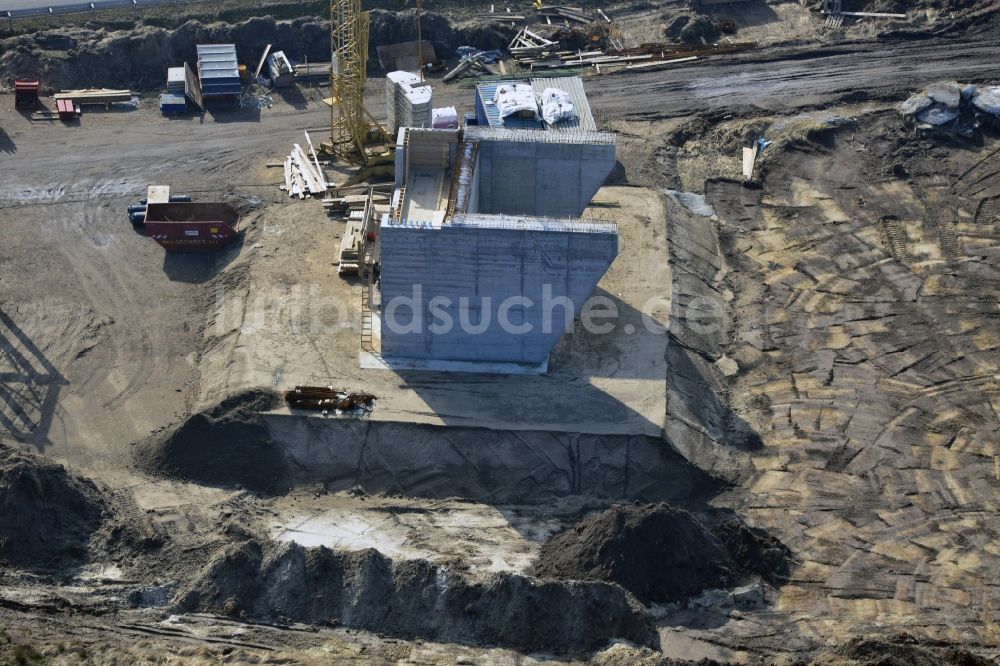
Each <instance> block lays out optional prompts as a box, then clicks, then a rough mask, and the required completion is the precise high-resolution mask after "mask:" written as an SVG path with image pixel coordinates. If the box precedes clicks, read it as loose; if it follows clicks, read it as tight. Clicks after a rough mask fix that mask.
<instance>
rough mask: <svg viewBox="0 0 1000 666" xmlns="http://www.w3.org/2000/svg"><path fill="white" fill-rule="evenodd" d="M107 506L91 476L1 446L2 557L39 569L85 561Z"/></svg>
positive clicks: (0, 553) (0, 514)
mask: <svg viewBox="0 0 1000 666" xmlns="http://www.w3.org/2000/svg"><path fill="white" fill-rule="evenodd" d="M104 509H105V502H104V499H103V498H102V496H101V493H100V491H98V489H97V487H96V486H95V485H94V483H93V482H92V481H90V480H89V479H84V478H81V477H78V476H75V475H72V474H70V473H69V472H67V471H66V469H65V468H64V467H63V466H62V465H59V464H56V463H54V462H52V461H50V460H47V459H45V458H42V457H39V456H35V455H32V454H29V453H25V452H23V451H19V450H17V449H12V448H9V447H6V446H0V560H3V561H5V562H7V563H8V564H10V565H12V566H15V567H19V568H25V569H35V570H41V569H50V568H53V567H57V566H61V565H66V564H71V563H76V562H79V561H81V560H82V559H83V558H84V556H85V555H86V554H87V543H88V541H89V540H90V538H91V536H92V535H93V534H94V532H95V531H96V530H97V529H98V528H99V527H100V525H101V516H102V514H103V512H104Z"/></svg>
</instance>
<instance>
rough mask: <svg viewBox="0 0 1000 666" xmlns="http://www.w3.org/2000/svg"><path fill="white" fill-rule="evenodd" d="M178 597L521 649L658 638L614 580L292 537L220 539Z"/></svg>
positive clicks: (210, 605) (285, 617)
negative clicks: (446, 561)
mask: <svg viewBox="0 0 1000 666" xmlns="http://www.w3.org/2000/svg"><path fill="white" fill-rule="evenodd" d="M178 605H179V606H180V608H181V609H183V610H207V611H212V612H224V613H227V614H229V615H234V616H244V615H245V616H246V617H250V618H254V619H258V620H278V621H286V622H287V621H297V622H309V623H314V624H332V625H343V626H347V627H352V628H357V629H365V630H368V631H376V632H384V633H388V634H392V635H396V636H401V637H405V638H416V637H419V638H423V639H427V640H434V641H443V642H469V643H477V644H490V645H503V646H507V647H511V648H514V649H518V650H523V651H535V650H545V651H555V652H561V653H565V652H573V651H578V650H592V649H596V648H598V647H601V646H603V645H605V644H606V643H607V642H608V641H609V640H610V639H611V638H615V637H617V638H623V639H626V640H629V641H632V642H633V643H637V644H640V645H647V646H654V647H655V646H656V645H657V640H658V639H657V634H656V631H655V628H654V626H653V622H652V619H651V617H650V615H649V614H648V613H647V612H646V610H645V609H643V608H642V606H641V605H640V604H639V603H638V602H636V600H635V599H634V598H633V597H632V596H631V595H629V594H628V593H627V592H625V591H624V590H622V589H621V588H620V587H618V586H615V585H608V584H605V583H584V582H569V583H563V582H554V581H549V582H540V581H537V580H533V579H531V578H526V577H524V576H517V575H512V574H496V575H495V576H493V577H492V578H490V579H488V580H487V581H485V582H482V583H475V582H470V581H469V580H468V579H466V578H465V577H464V576H462V575H461V574H457V573H455V572H453V571H450V570H449V569H447V568H445V567H440V566H437V565H433V564H430V563H429V562H426V561H423V560H409V561H404V562H393V561H392V560H390V559H388V558H386V557H385V556H383V555H382V554H380V553H378V552H377V551H375V550H365V551H361V552H352V553H338V552H334V551H331V550H329V549H327V548H322V547H320V548H302V547H301V546H299V545H297V544H282V545H273V546H272V545H261V544H259V543H257V542H254V541H247V542H243V543H241V544H237V545H233V546H230V547H228V548H226V549H224V550H223V551H221V552H220V553H219V554H218V555H217V556H216V557H215V558H214V559H213V560H212V561H211V562H210V563H209V564H208V565H207V566H206V567H205V568H204V569H203V570H202V572H201V573H200V574H199V575H198V576H197V577H196V580H195V582H194V583H193V584H192V585H191V586H190V587H188V588H187V589H186V590H185V591H183V592H182V593H181V594H180V595H179V596H178Z"/></svg>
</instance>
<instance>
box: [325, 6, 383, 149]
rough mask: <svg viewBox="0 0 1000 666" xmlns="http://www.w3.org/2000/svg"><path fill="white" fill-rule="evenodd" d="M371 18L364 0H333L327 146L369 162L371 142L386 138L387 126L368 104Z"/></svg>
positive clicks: (378, 141) (331, 8) (331, 9)
mask: <svg viewBox="0 0 1000 666" xmlns="http://www.w3.org/2000/svg"><path fill="white" fill-rule="evenodd" d="M370 21H371V13H370V12H363V11H361V0H331V2H330V52H331V58H330V61H331V62H330V87H331V97H332V99H331V102H332V103H331V105H330V143H329V144H327V145H324V146H323V149H324V151H325V152H327V153H330V154H332V155H334V156H336V157H338V158H340V159H343V160H345V161H349V162H355V163H360V164H362V165H366V166H367V165H368V164H370V162H371V161H372V160H373V155H372V154H371V153H370V151H369V150H368V146H370V145H371V144H373V143H380V142H381V141H383V140H384V139H385V130H384V129H383V128H382V126H381V125H380V124H379V122H378V121H377V120H375V119H374V117H373V116H372V115H371V113H369V112H368V110H367V109H366V108H365V81H366V80H367V79H368V69H367V64H368V28H369V24H370ZM335 112H336V113H335ZM369 120H371V122H370V123H369Z"/></svg>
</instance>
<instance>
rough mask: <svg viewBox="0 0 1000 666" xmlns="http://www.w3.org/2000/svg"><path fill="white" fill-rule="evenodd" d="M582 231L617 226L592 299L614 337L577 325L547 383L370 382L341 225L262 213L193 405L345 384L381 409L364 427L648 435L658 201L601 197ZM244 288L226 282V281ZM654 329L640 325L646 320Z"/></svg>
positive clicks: (385, 375)
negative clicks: (616, 247)
mask: <svg viewBox="0 0 1000 666" xmlns="http://www.w3.org/2000/svg"><path fill="white" fill-rule="evenodd" d="M597 199H598V200H599V201H602V202H607V204H609V205H607V206H601V207H596V208H593V209H590V210H588V211H587V213H586V217H588V218H591V219H601V220H608V221H612V222H615V223H617V224H618V226H619V230H620V234H621V249H620V255H619V258H618V260H616V261H615V263H614V264H613V266H612V267H611V269H610V270H609V272H608V274H607V275H606V276H605V277H604V278H603V279H602V280H601V282H600V283H599V285H598V293H599V294H601V295H603V296H605V297H606V298H607V299H609V302H610V303H611V304H612V306H613V307H614V308H615V309H617V311H618V312H619V313H620V315H621V319H620V320H619V321H618V323H617V330H616V331H615V332H614V333H613V334H611V335H596V334H588V333H587V332H586V331H584V330H583V329H582V327H580V326H579V325H578V326H577V328H576V330H575V331H574V332H573V333H571V334H569V335H567V336H566V337H565V338H564V339H563V340H562V341H561V342H560V344H559V346H558V348H557V350H556V352H555V353H554V354H553V357H552V359H551V362H550V368H551V370H550V372H549V373H548V374H546V375H541V376H538V375H536V376H507V377H496V376H486V375H476V374H471V375H470V374H466V373H462V374H458V375H447V376H445V375H440V374H436V373H426V372H405V371H401V372H396V371H392V370H371V369H364V368H362V366H361V363H360V362H359V355H360V352H359V349H360V337H361V325H360V309H361V286H360V284H359V283H358V282H357V281H356V280H344V279H341V278H339V277H338V276H337V268H336V266H335V265H334V264H335V262H336V257H337V256H338V251H339V250H338V248H339V246H340V235H341V234H342V233H343V229H344V227H343V224H342V223H338V222H330V221H329V219H327V217H326V215H325V214H324V213H323V211H322V209H321V208H320V207H319V205H318V204H317V202H304V203H301V204H299V203H293V204H291V205H289V206H287V207H283V208H280V209H275V210H274V211H273V212H272V211H271V210H268V211H266V213H265V216H264V218H262V219H261V221H260V223H259V225H258V227H259V228H258V229H257V230H255V231H254V233H252V234H251V235H250V237H249V238H248V240H247V241H246V243H247V244H248V245H249V248H248V250H247V251H246V252H245V253H244V255H243V256H242V257H241V258H240V260H238V261H235V262H234V263H232V264H231V265H229V266H228V267H227V268H226V269H225V271H224V272H223V273H222V275H221V276H220V280H221V282H222V283H223V284H227V285H229V284H232V285H233V287H232V288H226V289H222V290H220V291H219V292H218V293H217V297H216V303H217V305H216V311H215V312H214V313H213V314H212V315H211V317H212V321H213V324H212V325H211V326H210V327H209V328H208V330H207V331H206V336H207V345H206V346H207V348H208V351H207V352H206V353H205V354H204V357H203V360H202V363H203V365H202V367H203V368H205V369H207V370H208V371H207V372H206V376H205V377H204V378H203V380H202V386H201V388H202V393H201V401H202V402H203V403H205V404H208V403H212V402H216V401H218V400H219V399H221V397H222V396H224V395H228V394H231V393H234V392H238V391H242V390H245V389H247V388H251V387H256V386H261V385H272V386H274V387H276V388H279V389H287V388H290V387H293V386H296V385H316V384H319V385H323V386H325V385H327V384H330V383H331V382H339V384H338V385H343V386H344V387H345V388H348V389H350V390H364V391H367V392H370V393H373V394H375V395H376V396H378V401H377V404H376V407H375V410H374V411H373V412H372V414H371V416H370V418H371V419H374V420H381V421H398V422H409V423H431V424H448V425H462V426H474V427H487V428H493V429H502V430H510V429H515V430H555V431H558V432H580V433H614V434H649V435H654V436H658V435H659V434H660V432H661V430H662V415H663V414H664V412H665V409H666V407H665V403H664V400H665V388H664V381H665V379H664V378H665V377H666V366H665V362H664V351H665V349H666V336H665V334H664V330H665V325H666V320H667V313H668V312H669V307H670V304H669V300H667V299H666V298H663V297H662V296H660V295H661V294H662V293H663V292H662V287H663V285H665V284H669V283H670V272H669V268H668V266H667V260H666V257H667V246H666V234H665V233H664V231H663V230H664V229H665V228H666V219H665V217H664V211H663V204H662V202H661V201H660V195H659V194H658V193H656V192H652V191H649V190H642V189H635V188H621V187H609V188H604V189H603V190H601V192H599V193H598V196H597ZM243 273H247V277H246V278H245V279H239V280H237V279H235V278H234V279H233V280H229V279H228V278H227V275H229V274H234V275H242V274H243ZM644 312H645V313H646V314H647V315H648V317H649V323H648V325H647V322H646V321H645V320H644V319H643V313H644Z"/></svg>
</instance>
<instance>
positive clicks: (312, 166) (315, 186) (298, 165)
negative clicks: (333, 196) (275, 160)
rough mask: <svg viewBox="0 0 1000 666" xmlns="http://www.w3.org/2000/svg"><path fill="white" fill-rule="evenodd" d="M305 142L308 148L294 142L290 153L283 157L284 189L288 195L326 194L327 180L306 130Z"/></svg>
mask: <svg viewBox="0 0 1000 666" xmlns="http://www.w3.org/2000/svg"><path fill="white" fill-rule="evenodd" d="M306 143H307V145H308V146H309V150H308V151H306V150H303V149H302V146H300V145H299V144H297V143H296V144H295V145H294V147H293V148H292V154H291V155H289V156H288V157H287V158H285V164H284V167H285V185H284V188H283V189H284V190H285V191H286V192H288V194H289V195H290V196H293V197H298V198H300V199H305V198H306V197H307V196H314V195H317V194H326V190H327V187H328V186H327V182H326V174H324V173H323V167H321V166H320V163H319V158H318V157H317V156H316V150H315V149H314V148H313V144H312V140H311V139H310V138H309V132H306Z"/></svg>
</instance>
